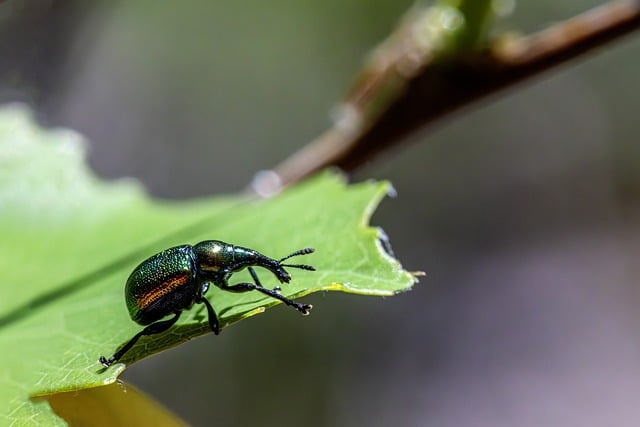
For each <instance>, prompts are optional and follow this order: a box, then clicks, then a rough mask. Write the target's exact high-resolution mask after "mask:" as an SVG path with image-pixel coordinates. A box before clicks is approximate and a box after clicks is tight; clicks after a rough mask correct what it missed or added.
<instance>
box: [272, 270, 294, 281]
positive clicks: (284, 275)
mask: <svg viewBox="0 0 640 427" xmlns="http://www.w3.org/2000/svg"><path fill="white" fill-rule="evenodd" d="M275 273H276V277H277V278H278V280H280V283H289V281H291V275H290V274H289V273H288V272H287V271H286V270H285V269H284V268H278V269H277V270H276V271H275Z"/></svg>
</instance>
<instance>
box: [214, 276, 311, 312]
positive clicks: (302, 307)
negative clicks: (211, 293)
mask: <svg viewBox="0 0 640 427" xmlns="http://www.w3.org/2000/svg"><path fill="white" fill-rule="evenodd" d="M247 270H249V274H251V277H252V278H253V280H254V282H255V283H249V282H246V283H237V284H235V285H229V284H228V283H226V282H223V283H221V284H220V288H221V289H224V290H225V291H231V292H248V291H254V290H255V291H258V292H262V293H263V294H265V295H268V296H270V297H272V298H275V299H277V300H280V301H282V302H283V303H285V304H286V305H288V306H291V307H294V308H295V309H296V310H298V311H299V312H300V313H302V314H304V315H307V314H309V311H310V310H311V308H313V306H312V305H311V304H301V303H299V302H296V301H293V300H290V299H289V298H287V297H285V296H284V295H281V294H280V293H279V292H278V291H277V290H271V289H267V288H265V287H264V286H262V284H261V283H260V279H258V275H257V274H256V272H255V270H254V269H253V268H252V267H249V268H247Z"/></svg>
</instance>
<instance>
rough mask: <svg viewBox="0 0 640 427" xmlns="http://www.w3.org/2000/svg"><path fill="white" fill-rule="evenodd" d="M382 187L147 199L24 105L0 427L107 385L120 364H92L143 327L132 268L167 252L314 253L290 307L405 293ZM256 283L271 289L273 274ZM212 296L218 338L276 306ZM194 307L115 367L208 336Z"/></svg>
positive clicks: (14, 113)
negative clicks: (328, 296)
mask: <svg viewBox="0 0 640 427" xmlns="http://www.w3.org/2000/svg"><path fill="white" fill-rule="evenodd" d="M389 189H390V187H389V184H388V183H384V182H383V183H380V182H377V183H376V182H365V183H361V184H357V185H350V186H346V185H345V184H344V183H343V182H342V179H341V178H340V176H338V175H337V174H334V173H324V174H321V175H320V176H318V177H316V178H315V179H312V180H309V181H308V182H306V183H303V184H301V185H298V186H297V187H295V188H292V189H290V190H288V191H286V192H284V193H283V194H281V195H280V196H278V197H276V198H273V199H270V200H266V201H256V200H252V199H249V198H247V197H245V196H235V197H215V198H207V199H202V200H195V201H188V202H166V201H160V200H153V199H150V198H149V197H148V196H147V195H146V194H145V193H144V191H143V190H142V189H141V188H140V187H139V186H138V184H136V183H135V182H133V181H119V182H115V183H104V182H101V181H100V180H98V179H97V178H95V177H94V176H93V175H92V174H91V172H90V171H89V170H88V168H87V166H86V165H85V161H84V149H83V145H82V140H81V138H80V137H79V136H78V135H77V134H75V133H73V132H71V131H68V130H56V131H50V130H41V129H39V128H38V127H37V126H36V125H34V123H33V122H32V120H31V118H30V116H29V114H28V112H27V111H25V110H24V109H22V108H19V107H15V106H14V107H11V108H4V109H2V110H0V236H2V237H1V238H0V274H1V277H0V280H1V281H0V348H2V351H1V352H0V424H9V425H58V424H63V421H62V420H61V419H60V418H58V417H57V416H56V415H55V414H54V412H53V411H52V409H51V408H50V407H49V404H48V403H47V402H46V401H44V400H42V399H34V397H36V396H43V395H47V394H51V393H57V392H61V391H68V390H80V389H84V388H88V387H94V386H97V385H104V384H111V383H113V382H114V381H115V380H116V378H117V376H118V374H119V373H120V372H121V371H122V370H123V369H124V368H125V364H124V363H119V364H116V365H114V366H112V367H111V368H109V369H106V370H105V369H103V368H102V367H101V366H100V365H99V364H98V363H97V359H98V357H99V356H100V355H106V356H110V355H111V354H112V353H113V352H114V351H115V350H116V348H118V347H119V346H121V345H122V344H124V343H125V342H126V341H128V340H129V339H130V338H131V337H132V336H133V335H134V334H135V333H137V332H139V331H140V330H141V327H140V325H137V324H135V323H134V322H132V321H131V320H130V319H129V316H128V313H127V310H126V308H125V305H124V298H123V289H124V283H125V281H126V279H127V277H128V275H129V273H130V272H131V270H132V269H133V268H134V267H135V266H136V265H137V264H138V263H139V262H140V261H141V260H143V259H145V258H146V257H148V256H150V255H152V254H154V253H156V252H159V251H160V250H162V249H165V248H167V247H170V246H173V245H178V244H184V243H196V242H198V241H201V240H207V239H220V240H224V241H227V242H230V243H234V244H238V245H242V246H248V247H251V248H255V249H256V250H259V251H260V252H262V253H264V254H266V255H268V256H272V257H275V258H277V257H281V256H284V255H286V254H288V253H290V252H291V251H293V250H296V249H299V248H302V247H307V246H312V247H314V248H316V253H314V254H312V255H307V256H305V259H304V262H305V263H308V264H311V265H313V266H315V267H316V268H317V270H318V271H317V272H309V271H302V270H296V271H293V272H292V273H293V280H292V281H291V283H290V284H288V285H284V286H282V293H283V294H284V295H287V296H289V297H295V298H300V297H303V296H304V295H307V294H309V293H312V292H316V291H320V290H340V291H346V292H352V293H358V294H364V295H393V294H395V293H397V292H400V291H404V290H407V289H409V288H410V287H411V286H412V284H413V283H414V282H415V277H414V276H413V275H411V274H410V273H408V272H406V271H404V270H403V269H402V268H401V266H400V264H399V263H398V262H397V261H396V260H395V259H393V258H392V257H391V256H389V255H388V254H387V253H386V252H385V251H384V250H383V245H382V244H381V243H380V237H381V231H380V230H378V229H376V228H371V227H369V226H368V220H369V218H370V216H371V214H372V212H373V210H374V209H375V207H376V206H377V204H378V203H379V202H380V200H381V199H382V198H383V197H384V196H385V195H386V194H387V192H388V191H389ZM259 274H260V275H261V277H262V280H263V283H265V285H266V286H269V284H273V285H275V283H273V281H274V280H275V279H273V277H272V276H271V275H270V274H269V273H268V272H267V273H265V272H263V271H260V272H259ZM236 279H237V280H238V281H240V280H248V276H246V274H245V273H244V272H242V273H239V274H238V275H234V280H236ZM270 282H271V283H270ZM207 297H208V299H209V300H210V301H211V302H212V304H213V306H214V307H215V309H216V310H217V312H218V313H219V315H220V320H221V323H222V326H223V327H226V326H228V325H229V324H231V323H233V322H236V321H238V320H240V319H242V318H245V317H248V316H251V315H254V314H257V313H260V312H262V311H264V309H265V308H266V307H269V306H272V305H275V304H277V303H278V302H277V301H275V300H273V299H270V298H268V297H265V296H263V295H261V294H256V293H253V292H250V293H245V294H233V293H229V292H223V291H220V290H219V289H217V288H213V289H210V290H209V292H208V294H207ZM326 303H329V302H326ZM203 308H204V307H203V306H202V305H196V306H194V307H193V309H191V310H190V311H188V312H185V313H184V314H183V316H182V317H181V318H180V321H179V322H178V323H177V325H176V326H174V327H173V328H172V329H170V330H169V331H168V332H167V333H164V334H160V335H156V336H151V337H143V339H141V340H140V342H139V343H138V344H137V345H136V346H134V347H133V349H132V350H131V351H130V352H129V353H127V355H126V356H125V357H124V358H123V362H125V363H127V364H129V363H131V362H134V361H136V360H139V359H141V358H143V357H146V356H149V355H151V354H153V353H155V352H157V351H160V350H163V349H167V348H169V347H172V346H175V345H177V344H180V343H182V342H184V341H187V340H189V339H191V338H193V337H195V336H198V335H201V334H204V333H208V332H209V330H208V326H207V321H206V310H204V311H203ZM312 315H319V316H321V315H322V310H321V308H316V313H313V312H312ZM222 333H228V331H226V329H225V330H223V332H222ZM212 339H214V338H212Z"/></svg>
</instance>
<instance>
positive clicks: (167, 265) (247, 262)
mask: <svg viewBox="0 0 640 427" xmlns="http://www.w3.org/2000/svg"><path fill="white" fill-rule="evenodd" d="M313 251H314V249H313V248H304V249H300V250H297V251H295V252H293V253H291V254H289V255H287V256H286V257H284V258H280V259H279V260H276V259H273V258H269V257H267V256H265V255H263V254H261V253H260V252H258V251H254V250H253V249H249V248H244V247H242V246H235V245H231V244H229V243H225V242H221V241H219V240H206V241H204V242H200V243H198V244H197V245H193V246H191V245H181V246H176V247H173V248H169V249H166V250H164V251H162V252H160V253H157V254H155V255H153V256H152V257H150V258H147V259H146V260H144V261H142V263H140V265H138V266H137V267H136V268H135V269H134V270H133V272H132V273H131V275H130V276H129V279H127V284H126V286H125V290H124V295H125V299H126V301H127V308H128V309H129V315H130V316H131V319H132V320H134V321H135V322H136V323H138V324H140V325H148V326H147V327H146V328H144V329H143V330H142V331H140V332H138V333H137V334H136V335H134V336H133V338H131V339H130V340H129V342H127V343H126V344H125V345H124V346H123V347H122V348H120V349H119V350H117V351H116V352H115V354H114V355H113V356H112V357H110V358H109V359H107V358H106V357H104V356H100V359H99V362H100V363H102V365H104V366H105V367H109V366H111V365H112V364H113V363H115V362H117V361H118V360H120V358H121V357H122V356H123V355H124V354H125V353H126V352H127V351H129V349H130V348H131V347H133V345H134V344H135V343H136V342H137V341H138V340H139V339H140V337H142V336H143V335H154V334H158V333H161V332H164V331H166V330H167V329H169V328H170V327H171V326H172V325H173V324H174V323H176V322H177V321H178V318H179V317H180V314H181V313H182V311H183V310H187V309H189V308H191V307H192V306H193V304H200V303H202V304H204V305H205V306H206V307H207V314H208V319H209V327H210V328H211V330H212V331H213V333H214V334H216V335H218V334H219V333H220V324H219V322H218V316H217V315H216V312H215V310H214V309H213V307H212V306H211V303H210V302H209V301H208V300H207V299H206V298H205V297H204V294H205V293H206V292H207V290H208V289H209V285H210V284H213V285H215V286H217V287H219V288H220V289H223V290H225V291H230V292H248V291H253V290H255V291H258V292H262V293H263V294H266V295H268V296H270V297H273V298H276V299H278V300H280V301H282V302H283V303H285V304H286V305H288V306H291V307H293V308H295V309H296V310H298V311H299V312H300V313H302V314H304V315H307V314H309V310H311V308H312V307H311V305H309V304H301V303H298V302H295V301H293V300H290V299H289V298H286V297H285V296H283V295H281V294H280V287H276V288H274V289H267V288H265V287H263V286H262V284H261V283H260V280H259V279H258V275H257V274H256V272H255V270H254V269H253V267H263V268H266V269H267V270H269V271H271V272H272V273H273V274H274V275H275V276H276V278H277V279H278V280H279V281H280V283H289V281H290V280H291V275H290V274H289V273H288V272H287V271H286V270H285V267H289V268H299V269H302V270H309V271H315V268H313V267H312V266H310V265H306V264H283V261H285V260H287V259H289V258H292V257H294V256H298V255H307V254H310V253H312V252H313ZM244 268H247V269H248V270H249V274H251V277H252V278H253V281H254V283H250V282H248V283H237V284H234V285H230V284H229V278H230V277H231V275H232V274H233V273H235V272H238V271H240V270H242V269H244ZM170 314H173V317H172V318H170V319H168V320H160V319H162V318H163V317H166V316H168V315H170Z"/></svg>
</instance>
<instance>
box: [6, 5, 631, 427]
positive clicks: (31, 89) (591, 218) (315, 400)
mask: <svg viewBox="0 0 640 427" xmlns="http://www.w3.org/2000/svg"><path fill="white" fill-rule="evenodd" d="M411 4H412V2H410V1H405V0H402V1H399V0H375V1H374V0H347V1H343V0H327V1H323V2H317V1H308V0H307V1H299V0H298V1H292V0H272V1H270V2H262V1H257V0H250V1H247V2H212V1H205V0H185V1H182V2H157V1H151V0H129V1H110V2H106V1H103V2H101V1H86V0H68V1H53V0H49V1H47V0H22V1H18V0H7V1H4V2H1V3H0V102H10V101H22V102H26V103H28V104H29V105H31V106H32V107H33V108H34V109H35V110H36V112H37V115H38V118H39V120H40V122H41V123H43V124H44V125H47V126H65V127H71V128H74V129H77V130H78V131H80V132H81V133H83V134H84V135H86V136H87V138H88V140H89V147H90V153H89V162H90V163H91V165H92V167H93V168H94V170H95V171H96V173H97V174H99V175H100V176H102V177H104V178H105V179H118V178H121V177H135V178H138V179H139V180H141V181H142V182H143V183H144V184H145V185H146V186H147V187H148V189H149V191H150V193H152V194H153V195H156V196H159V197H165V198H175V199H181V198H188V197H194V196H204V195H212V194H218V193H227V192H234V191H238V190H240V189H242V188H243V187H244V186H245V185H246V184H247V183H248V182H249V181H250V180H251V178H252V176H253V175H254V173H255V172H256V171H258V170H261V169H266V168H269V167H272V166H274V165H275V164H277V163H278V162H279V161H280V160H282V159H284V158H285V157H286V156H287V155H289V154H290V153H291V152H292V151H294V150H295V149H296V148H297V147H300V146H302V145H303V144H305V143H306V142H308V141H309V140H310V139H312V138H313V137H314V136H316V135H317V134H319V133H320V132H321V131H323V130H324V129H325V128H326V127H327V126H328V125H329V115H328V112H329V111H330V109H331V108H332V106H334V105H335V104H336V102H337V101H338V99H339V97H340V95H341V94H342V93H343V91H344V90H345V89H346V88H347V87H348V86H349V84H350V82H351V79H352V76H353V74H354V73H355V72H356V71H357V69H358V67H359V66H360V64H361V63H362V60H363V58H364V57H365V55H366V53H367V51H368V50H369V49H370V48H371V47H373V46H374V45H375V44H376V43H377V42H378V41H380V40H381V39H382V38H383V37H384V36H385V35H386V34H388V32H389V31H390V30H391V29H392V28H393V25H394V23H395V22H397V20H398V19H399V17H400V16H401V15H402V13H403V11H405V10H406V9H407V8H408V7H409V6H410V5H411ZM597 4H599V2H597V1H591V0H590V1H587V0H565V1H563V2H557V1H551V0H543V1H537V2H520V3H518V4H517V5H516V9H515V12H514V13H513V15H511V16H510V17H509V18H508V19H505V20H503V21H501V22H500V23H498V24H497V28H498V29H503V30H510V29H516V30H518V31H521V32H531V31H534V30H537V29H541V28H544V27H546V26H547V25H549V24H550V23H552V22H554V21H557V20H561V19H564V18H566V17H569V16H572V15H574V14H576V13H578V12H580V11H583V10H585V9H587V8H590V7H593V6H595V5H597ZM639 58H640V35H636V36H631V37H629V38H627V39H625V40H623V41H621V42H618V43H616V44H613V45H609V46H606V47H604V48H603V49H601V50H600V51H599V52H598V53H597V54H593V55H591V56H589V57H587V58H583V59H582V60H581V61H579V62H575V63H572V64H571V65H570V66H565V67H563V68H562V69H560V70H556V71H555V72H553V73H551V74H547V75H545V76H543V77H542V78H539V79H537V80H535V81H531V82H528V83H527V84H526V85H523V86H520V87H518V88H516V89H514V90H512V91H511V92H510V93H504V94H501V95H500V96H499V97H495V98H493V99H491V100H489V101H487V102H485V103H484V104H482V105H478V106H476V108H473V109H470V110H468V111H466V112H464V113H463V114H459V115H458V117H457V118H456V119H455V120H451V121H449V122H447V123H446V124H444V125H443V126H441V127H440V128H439V129H438V130H437V131H435V132H433V133H429V134H424V135H415V136H414V137H413V138H412V141H411V144H410V145H407V146H405V147H404V148H402V149H401V150H396V151H395V152H394V153H392V154H390V155H389V154H387V155H386V156H385V157H383V158H380V159H378V160H377V161H376V162H375V163H372V164H370V165H368V166H367V167H366V168H364V169H362V170H360V171H359V172H358V173H357V174H356V175H355V176H354V177H353V179H354V180H360V179H367V178H370V177H375V178H382V179H390V180H391V181H392V182H393V183H394V186H395V188H396V189H397V191H398V197H397V198H395V199H393V200H387V201H385V202H384V203H383V205H382V206H381V208H380V209H379V211H378V212H377V213H376V215H375V216H374V219H373V222H374V223H375V224H376V225H379V226H382V227H383V228H384V229H385V230H386V231H387V233H388V234H389V235H390V237H391V241H392V243H393V245H394V249H395V251H396V255H397V256H398V257H399V258H400V260H401V261H402V262H403V263H404V265H405V267H407V268H408V269H410V270H420V269H421V270H425V271H426V272H427V276H426V277H424V278H423V279H422V280H421V283H420V284H419V285H417V286H416V287H415V288H414V290H413V291H412V292H409V293H406V294H402V295H399V296H397V297H393V298H387V299H381V298H373V297H358V296H352V295H343V294H337V293H330V294H317V295H314V296H310V297H308V301H309V302H311V303H313V304H314V305H315V309H314V314H313V315H312V316H309V317H308V318H304V319H301V318H300V317H299V316H297V315H295V313H292V312H291V311H290V310H286V309H282V308H276V309H273V310H269V312H268V313H266V314H265V315H263V316H258V317H256V318H253V319H250V320H246V321H243V322H240V323H239V324H237V325H235V326H234V327H232V328H230V329H229V330H226V331H225V332H224V333H223V334H222V335H221V336H219V337H213V336H212V335H206V336H204V337H202V338H200V339H197V340H194V341H192V342H190V343H187V344H185V345H182V346H180V347H178V348H175V349H172V350H170V351H167V352H164V353H162V354H158V355H156V356H154V357H151V358H148V359H146V360H144V361H142V362H140V363H137V364H135V365H134V366H132V367H130V368H129V369H127V371H126V372H125V374H124V375H123V379H124V380H125V381H128V382H131V383H133V384H135V385H137V386H139V387H140V388H142V389H143V390H145V391H146V392H148V393H149V394H151V395H152V396H154V397H155V398H157V399H158V400H160V401H161V402H162V403H163V404H165V405H166V406H167V407H169V408H170V409H172V410H173V411H174V412H176V413H177V414H178V415H179V416H181V417H182V418H184V419H185V420H186V421H187V422H189V423H191V424H194V425H225V426H246V425H261V426H270V425H274V426H300V425H305V426H363V425H368V426H389V425H401V426H426V425H429V426H452V427H454V426H455V427H462V426H494V427H501V426H505V427H506V426H514V425H517V426H542V425H545V426H567V425H579V426H603V425H616V426H637V425H639V423H640V315H639V314H638V310H637V306H638V302H639V300H640V295H639V293H638V279H637V276H638V273H639V272H640V268H639V267H638V262H637V258H638V250H639V249H640V222H639V221H638V218H639V217H638V208H639V202H640V171H639V168H638V167H637V164H638V160H640V150H639V149H638V146H639V145H638V135H640V122H639V121H638V97H639V95H640V85H639V83H638V81H639V76H640V60H639ZM256 214H259V213H258V212H257V213H256ZM212 237H215V236H212Z"/></svg>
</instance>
